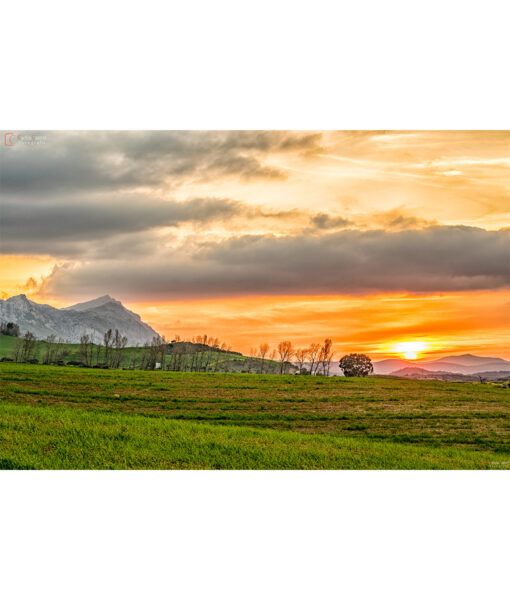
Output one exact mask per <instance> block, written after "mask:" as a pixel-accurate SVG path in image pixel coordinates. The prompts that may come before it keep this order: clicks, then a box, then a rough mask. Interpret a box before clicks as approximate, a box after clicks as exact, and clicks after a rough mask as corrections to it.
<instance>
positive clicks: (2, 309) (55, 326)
mask: <svg viewBox="0 0 510 600" xmlns="http://www.w3.org/2000/svg"><path fill="white" fill-rule="evenodd" d="M0 320H1V321H13V322H14V323H18V325H19V326H20V329H21V332H22V334H23V333H25V332H26V331H31V332H32V333H33V334H34V335H35V336H36V337H37V338H38V339H45V338H46V337H47V336H49V335H55V336H56V337H57V338H61V339H63V340H66V341H68V342H71V343H77V342H79V341H80V337H81V336H82V335H83V334H88V335H90V336H91V337H92V339H94V340H96V341H100V340H102V338H103V334H104V332H105V331H107V330H108V329H118V330H119V331H120V333H121V334H122V335H125V336H126V337H127V338H128V343H129V344H130V345H135V344H140V345H142V344H144V343H145V342H150V341H151V340H152V338H153V337H154V336H158V335H159V334H158V333H157V332H156V331H155V330H154V329H152V327H150V326H149V325H147V324H146V323H144V322H143V321H142V320H141V318H140V316H139V315H137V314H135V313H134V312H131V311H130V310H128V309H127V308H125V307H124V306H123V305H122V303H121V302H119V301H118V300H115V299H114V298H111V297H110V296H108V295H106V296H101V297H100V298H96V299H95V300H90V301H88V302H82V303H80V304H75V305H73V306H69V307H67V308H62V309H58V308H53V306H50V305H49V304H38V303H37V302H33V301H32V300H29V299H28V298H27V297H26V296H25V295H24V294H20V295H19V296H13V297H11V298H8V299H7V300H0Z"/></svg>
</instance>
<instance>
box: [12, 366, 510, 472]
mask: <svg viewBox="0 0 510 600" xmlns="http://www.w3.org/2000/svg"><path fill="white" fill-rule="evenodd" d="M0 368H1V384H2V385H1V398H2V404H1V414H0V416H1V455H0V460H1V463H0V465H1V466H2V468H43V469H98V468H121V469H122V468H147V469H171V468H221V469H433V468H438V469H486V468H510V391H509V390H508V389H503V388H499V387H495V386H492V385H480V384H469V383H444V382H438V381H413V380H399V379H390V378H376V377H374V378H366V379H356V378H339V377H332V378H327V377H306V376H275V375H249V374H219V373H214V374H213V373H211V374H203V373H202V374H197V373H173V372H147V371H119V370H99V369H81V368H76V367H50V366H42V365H22V364H13V363H3V364H2V365H1V367H0Z"/></svg>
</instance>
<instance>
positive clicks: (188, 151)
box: [0, 131, 321, 196]
mask: <svg viewBox="0 0 510 600" xmlns="http://www.w3.org/2000/svg"><path fill="white" fill-rule="evenodd" d="M37 133H38V134H44V135H46V137H47V141H46V144H45V145H43V146H22V145H19V146H16V147H13V148H2V173H1V182H0V183H1V186H2V189H3V191H4V193H13V194H16V195H27V196H29V195H33V194H37V195H41V194H50V193H52V194H61V193H65V192H67V193H68V194H71V193H72V194H74V193H75V192H77V191H78V192H80V191H83V190H88V191H91V192H92V191H97V190H120V189H124V190H125V189H129V188H135V187H137V186H144V187H151V186H152V187H158V186H161V185H163V184H165V183H167V182H168V181H169V180H171V181H172V182H173V183H174V184H178V182H179V181H180V180H181V179H183V178H190V177H192V178H194V179H198V180H204V181H207V180H210V179H212V178H214V177H219V176H224V177H229V176H231V177H238V178H241V179H244V180H246V179H275V178H278V179H284V178H285V177H286V175H285V174H284V173H283V172H280V171H279V170H277V169H274V168H271V167H268V166H266V165H264V163H263V161H264V158H265V157H266V155H267V154H269V153H270V152H271V153H277V152H307V153H313V152H318V151H319V150H320V149H321V148H320V145H319V144H320V140H321V134H310V133H305V134H301V133H299V132H297V133H296V132H283V131H204V132H200V131H132V132H126V131H124V132H118V131H112V132H107V131H97V132H94V131H89V132H51V131H49V132H37Z"/></svg>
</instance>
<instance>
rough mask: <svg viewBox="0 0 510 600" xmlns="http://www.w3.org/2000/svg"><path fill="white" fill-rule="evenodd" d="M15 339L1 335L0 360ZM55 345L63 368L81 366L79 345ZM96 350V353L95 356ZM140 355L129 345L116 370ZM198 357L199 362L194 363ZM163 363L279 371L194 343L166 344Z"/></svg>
mask: <svg viewBox="0 0 510 600" xmlns="http://www.w3.org/2000/svg"><path fill="white" fill-rule="evenodd" d="M17 339H18V338H15V337H11V336H8V335H0V361H2V360H4V361H7V362H9V361H10V359H12V357H13V350H14V346H15V344H16V340H17ZM56 346H57V347H58V348H61V349H62V350H63V351H64V355H65V356H64V358H63V361H62V362H63V364H64V365H70V366H79V365H80V364H81V363H82V361H83V358H82V356H80V352H79V348H80V344H56ZM46 348H47V343H46V342H45V341H43V340H38V341H37V342H36V344H35V352H34V359H35V360H36V361H37V362H38V363H41V362H43V358H44V355H45V352H46ZM96 351H97V352H98V354H97V357H96ZM142 353H143V350H142V348H140V347H133V346H131V347H127V348H125V349H124V350H123V353H122V359H121V361H120V365H119V367H120V368H122V369H128V368H130V369H134V368H140V367H141V363H142ZM174 353H175V354H174ZM92 354H93V356H94V360H93V366H95V365H96V364H103V363H104V362H105V351H104V348H103V347H100V348H98V347H97V345H93V351H92ZM197 355H198V358H199V360H196V359H197ZM205 355H207V356H205ZM173 356H175V357H176V358H177V357H179V358H178V360H175V359H173ZM204 357H205V358H204ZM206 359H207V360H206ZM165 362H166V365H165V366H166V369H167V370H172V369H173V367H176V369H175V370H182V371H194V370H202V371H203V370H205V368H206V364H207V370H208V371H210V372H229V373H270V374H276V373H278V372H279V369H280V364H279V363H278V362H276V361H273V360H269V359H265V360H264V361H262V360H261V359H260V358H250V357H248V356H244V355H243V354H241V353H239V352H230V351H226V350H214V349H211V348H210V347H208V346H205V345H204V344H194V343H191V342H178V343H174V344H169V345H168V349H167V355H166V361H165ZM177 367H178V368H177ZM295 370H296V369H295V368H291V369H290V371H291V372H294V371H295Z"/></svg>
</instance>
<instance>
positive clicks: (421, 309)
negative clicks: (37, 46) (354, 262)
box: [0, 132, 510, 358]
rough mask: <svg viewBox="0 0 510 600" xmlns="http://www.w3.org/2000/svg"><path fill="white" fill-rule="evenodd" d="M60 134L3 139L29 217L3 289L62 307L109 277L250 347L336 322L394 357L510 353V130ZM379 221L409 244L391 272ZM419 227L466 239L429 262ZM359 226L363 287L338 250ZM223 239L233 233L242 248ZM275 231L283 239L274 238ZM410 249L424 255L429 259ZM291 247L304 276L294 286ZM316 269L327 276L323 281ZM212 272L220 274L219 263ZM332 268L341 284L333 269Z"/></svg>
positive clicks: (99, 288)
mask: <svg viewBox="0 0 510 600" xmlns="http://www.w3.org/2000/svg"><path fill="white" fill-rule="evenodd" d="M47 138H48V143H47V145H46V146H45V147H39V148H30V149H27V148H22V147H15V148H10V149H5V148H3V149H2V152H3V156H2V158H3V159H4V163H3V169H4V170H3V175H2V176H3V182H2V183H3V189H4V191H3V194H2V204H3V206H2V209H3V216H4V222H8V223H9V227H11V226H13V227H14V228H15V230H16V235H13V236H12V239H9V236H8V234H9V232H10V228H8V227H5V228H3V231H2V233H3V238H4V242H3V244H2V250H3V252H4V254H3V255H1V256H0V282H1V283H0V293H1V295H2V298H7V297H9V296H12V295H15V294H19V293H25V294H27V296H28V297H29V298H32V299H33V300H35V301H37V302H46V303H48V304H52V305H53V306H56V307H63V306H66V305H69V304H72V303H74V302H77V301H84V300H87V299H91V298H93V297H97V296H99V295H103V294H107V293H108V294H110V295H111V296H113V297H115V298H117V299H119V300H121V301H122V302H123V303H124V305H125V306H127V307H128V308H130V309H131V310H133V311H135V312H137V313H139V314H140V315H141V316H142V318H143V319H144V320H145V321H147V322H148V323H150V324H151V325H152V326H153V327H154V328H155V329H156V330H157V331H159V332H160V333H161V334H163V335H165V336H166V337H168V338H172V337H173V336H174V335H175V334H179V335H181V336H183V337H187V336H193V335H199V334H203V333H207V334H210V335H214V336H218V337H220V338H221V339H222V340H225V341H226V342H228V343H229V344H231V345H232V346H233V347H234V348H235V349H239V350H241V351H244V352H248V351H249V350H250V348H251V347H254V346H257V345H259V344H260V343H262V342H265V341H267V342H269V343H270V344H271V345H273V346H274V345H276V344H277V343H278V342H279V341H280V340H282V339H290V340H292V341H293V342H294V344H295V345H296V346H304V345H308V344H309V343H310V342H312V341H320V340H322V339H324V338H325V337H331V338H332V339H333V341H334V342H335V350H336V352H337V354H339V355H340V354H343V353H346V352H354V351H360V352H367V353H369V354H371V355H373V356H374V357H377V358H383V357H388V356H392V355H394V354H395V347H396V345H397V344H398V343H400V342H405V341H421V342H425V343H426V345H427V346H426V348H427V353H429V354H430V355H431V356H432V355H433V356H436V355H437V356H439V355H445V354H450V353H464V352H472V353H476V354H481V355H497V356H501V357H506V358H510V344H509V341H510V340H509V334H508V331H509V327H508V325H509V324H510V318H509V317H510V297H509V294H508V279H507V280H506V281H505V276H504V273H503V275H502V273H501V267H498V266H497V264H496V263H497V261H498V260H501V256H502V254H504V244H505V239H507V238H505V237H504V235H505V234H506V233H507V231H506V232H505V228H510V134H508V133H507V132H289V133H286V132H244V133H243V132H206V133H203V134H202V133H200V132H192V133H191V134H186V133H185V132H181V133H170V134H165V133H159V134H158V133H150V132H149V133H144V132H138V133H119V134H111V133H108V132H99V133H97V134H94V135H91V134H82V133H65V132H64V133H62V132H53V133H51V132H49V133H48V134H47ZM7 152H10V153H9V154H7ZM46 173H48V176H47V179H45V177H46V175H45V174H46ZM197 199H198V200H197ZM16 211H18V212H16ZM80 211H81V212H80ZM11 213H12V214H11ZM103 213H104V214H103ZM174 214H175V215H177V216H175V218H174ZM5 215H6V216H5ZM30 215H32V217H30ZM30 219H31V220H30ZM0 227H3V226H2V225H1V224H0ZM448 228H451V229H448ZM449 231H451V236H450V234H449V233H448V232H449ZM364 232H365V233H367V234H368V237H367V236H365V237H364ZM371 232H375V233H374V235H375V234H376V233H377V232H383V233H384V234H385V235H390V234H395V235H393V237H392V240H393V241H391V240H390V238H389V237H388V244H390V241H391V243H397V244H399V245H400V246H402V250H401V252H400V254H399V253H398V251H396V253H395V252H393V253H392V254H390V255H389V257H390V258H389V259H388V260H387V263H385V262H382V263H381V264H382V267H380V268H381V269H382V271H384V272H385V271H386V266H387V267H388V271H387V283H388V285H387V286H386V284H385V277H384V275H385V273H384V272H382V273H380V272H378V271H377V269H376V271H375V272H374V271H370V270H369V269H368V267H369V266H370V265H368V264H367V261H369V260H372V258H373V257H374V256H375V257H377V252H378V251H377V250H375V251H374V250H373V247H372V246H373V244H374V243H376V242H374V241H373V240H372V238H371V237H370V235H371ZM406 232H410V234H411V235H410V236H407V237H406V235H405V233H406ZM420 232H421V233H426V234H427V235H428V234H429V233H430V236H431V237H430V239H431V240H435V239H436V238H434V237H432V236H435V235H439V234H441V235H440V237H439V238H438V239H439V241H438V242H437V243H438V244H443V245H445V244H447V242H448V240H449V239H450V238H451V240H452V244H453V243H454V242H455V240H460V241H459V242H458V244H465V247H462V245H460V246H459V245H458V244H457V246H452V249H451V251H449V254H445V255H444V257H443V255H441V254H439V255H438V256H439V258H437V259H435V260H437V273H436V271H435V266H434V263H433V261H432V259H431V261H432V262H427V255H429V254H430V255H431V256H432V255H433V253H434V249H435V248H434V244H435V243H436V242H431V243H432V244H433V245H432V246H431V247H430V249H428V248H427V247H425V250H424V246H423V244H422V245H421V246H417V249H416V248H414V246H413V243H414V242H413V239H414V238H413V236H415V238H416V240H418V239H419V238H420ZM445 232H446V234H445ZM490 232H492V233H493V234H494V235H493V236H492V237H491V236H490V235H489V233H490ZM6 234H7V236H6ZM358 234H359V236H358V237H356V236H357V235H358ZM335 235H336V236H337V237H336V238H335V237H334V236H335ZM343 235H346V236H347V235H351V236H353V237H352V239H353V244H360V246H359V249H357V248H356V247H353V250H352V252H353V255H352V256H354V257H355V258H356V259H358V258H359V261H360V266H359V268H360V271H363V273H362V277H361V280H360V281H357V278H355V279H356V281H357V282H356V286H357V287H352V289H351V288H350V287H349V281H348V278H349V277H351V275H352V274H351V273H350V272H347V271H346V272H345V273H346V274H344V272H343V271H342V272H338V273H337V272H335V271H334V265H335V262H337V263H342V262H343V261H344V256H347V255H346V254H345V252H344V251H343V250H341V249H340V250H339V252H340V254H339V259H338V260H337V259H333V260H332V264H333V266H332V265H330V264H328V265H326V264H325V263H326V262H327V260H325V257H326V258H327V257H328V256H329V255H330V252H331V251H336V249H337V247H338V248H342V246H341V244H342V243H343V242H342V239H343V237H342V236H343ZM377 235H379V236H380V234H379V233H377ZM381 235H382V234H381ZM398 235H402V237H401V238H398V237H397V236H398ZM332 236H333V237H332ZM441 236H442V237H441ZM460 236H467V237H466V238H465V239H466V241H463V240H464V238H463V237H462V238H461V237H460ZM469 236H472V240H473V241H472V242H470V239H471V238H470V237H469ZM349 239H350V238H349ZM374 239H375V238H374ZM377 239H379V238H377ZM381 239H382V240H383V241H382V242H378V243H380V244H381V246H380V247H381V252H383V251H385V248H386V246H385V245H384V238H381ZM427 239H429V238H427ZM254 240H255V242H254ZM257 240H261V241H257ZM278 240H280V241H281V242H282V244H280V245H279V244H278V243H277V242H278ZM445 240H446V242H445ZM266 242H267V245H266V246H263V243H266ZM287 242H288V243H289V245H288V246H285V245H284V243H287ZM308 242H309V243H310V252H318V254H317V257H318V258H317V259H314V258H313V257H312V256H311V257H310V263H311V265H312V266H310V265H306V264H305V263H307V262H308V260H307V259H308V256H307V254H306V253H305V254H304V255H303V257H302V258H300V261H301V262H298V263H297V264H298V266H299V265H300V264H301V263H303V264H305V266H306V269H307V270H305V271H303V274H302V275H299V272H297V271H296V276H295V277H294V279H292V277H290V278H289V279H288V280H287V279H286V277H285V275H286V273H285V268H284V267H285V263H282V261H287V260H288V261H289V265H290V264H293V266H292V269H293V270H294V271H295V270H296V263H292V260H291V259H292V256H293V253H294V250H293V248H296V249H299V248H301V247H303V245H304V244H307V243H308ZM291 243H292V244H294V246H292V245H290V244H291ZM325 244H330V245H329V246H326V245H325ZM478 245H479V251H478ZM400 246H397V248H398V247H400ZM224 248H231V250H229V251H228V253H226V256H223V255H222V249H224ZM252 248H253V250H252ZM268 248H269V250H268ZM271 248H273V249H275V250H276V251H278V252H279V251H280V250H281V254H280V255H278V256H277V255H276V254H275V255H273V254H269V255H267V253H268V252H272V250H271ZM323 248H328V250H327V252H326V254H325V253H324V252H325V251H324V250H323ZM367 248H368V250H367ZM321 252H322V254H321ZM367 252H368V254H363V253H367ZM374 252H375V254H374ZM469 252H471V253H472V256H473V257H474V259H473V261H472V262H473V263H475V262H476V261H477V260H478V257H479V258H480V264H476V265H474V266H473V268H472V269H471V268H470V261H471V259H469V260H468V261H467V262H468V264H467V265H462V263H463V259H464V256H465V255H466V253H469ZM257 253H258V254H257ZM264 253H265V254H264ZM328 253H329V254H328ZM413 253H414V254H413ZM259 256H263V257H264V261H265V262H264V261H262V262H261V259H260V258H259ZM273 256H274V258H272V257H273ZM408 256H409V257H411V256H416V261H417V263H416V264H419V265H420V266H419V267H418V268H417V272H416V273H414V274H413V270H412V264H413V263H412V262H410V263H408V262H406V261H407V260H409V261H412V260H413V259H412V258H408ZM470 256H471V255H470ZM492 256H494V257H496V258H494V259H493V258H492ZM360 257H361V258H360ZM367 257H368V258H367ZM370 257H372V258H370ZM273 260H274V264H272V261H273ZM314 260H315V261H316V262H315V263H314ZM350 260H351V258H346V261H350ZM243 261H245V262H243ZM400 262H402V267H401V269H399V268H398V267H397V268H396V267H395V264H396V263H400ZM449 263H451V264H449ZM277 264H278V265H279V266H280V267H282V265H283V270H282V271H281V273H282V275H281V277H280V279H282V280H283V279H285V285H286V286H287V287H281V286H279V276H278V275H275V274H274V273H275V272H274V267H275V266H277ZM409 264H410V265H411V268H410V267H409ZM498 264H500V263H498ZM244 265H246V268H244ZM314 265H316V268H314ZM445 265H446V266H445ZM458 265H462V267H461V270H460V271H459V272H458V273H457V271H456V269H457V266H458ZM55 267H57V268H55ZM450 267H451V268H450ZM366 268H367V269H368V270H367V271H366V272H365V271H364V269H366ZM377 268H379V267H377ZM265 269H266V270H267V274H268V277H267V281H266V279H265V276H264V270H265ZM321 269H324V273H325V275H324V276H323V277H322V278H321V277H319V275H320V272H321ZM328 269H329V271H328ZM332 269H333V270H332ZM449 269H450V270H449ZM498 269H499V270H498ZM289 270H291V267H289ZM315 271H317V282H318V284H317V290H318V291H317V293H311V292H313V281H312V283H310V280H311V279H313V277H315V275H316V273H315ZM213 272H214V273H217V280H216V279H215V278H214V277H213V278H212V279H208V275H209V273H213ZM236 272H238V273H239V283H238V284H236V279H235V276H234V275H232V273H236ZM450 272H451V276H449V273H450ZM251 273H253V280H251V279H250V277H251ZM328 273H333V276H332V277H333V279H334V278H336V279H337V281H338V286H337V290H335V289H334V288H335V286H334V285H333V286H330V287H331V289H330V290H329V291H327V290H326V288H325V287H324V285H323V282H324V280H326V281H329V280H328V277H330V276H329V275H328ZM151 274H154V276H153V277H152V278H151ZM270 274H272V278H271V277H270ZM422 274H423V281H426V282H427V283H426V285H424V288H425V289H423V290H420V289H419V288H420V285H419V284H420V277H422ZM156 275H157V276H156ZM243 276H244V277H245V279H242V277H243ZM299 277H302V283H303V286H300V280H299ZM400 277H401V278H402V284H401V285H400V284H399V285H393V284H392V281H394V280H395V278H400ZM330 278H331V277H330ZM371 278H372V279H373V280H374V282H375V281H376V280H377V283H374V286H371V285H370V282H371V281H372V279H371ZM344 279H345V280H344ZM211 281H214V282H215V283H214V284H212V283H211ZM243 281H245V282H247V283H244V284H243V283H242V282H243ZM251 281H253V285H251V283H250V282H251ZM222 282H224V283H222ZM333 283H334V282H333ZM243 286H245V287H244V288H243ZM320 286H322V291H321V287H320ZM326 287H327V286H326ZM371 287H373V288H374V289H370V288H371ZM300 288H301V289H300ZM385 288H386V289H385ZM286 289H288V290H289V291H285V290H286ZM328 289H329V288H328ZM243 290H244V292H243Z"/></svg>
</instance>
